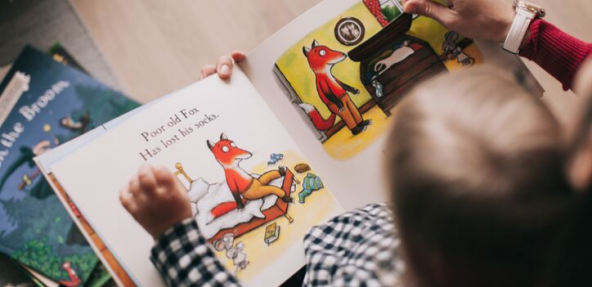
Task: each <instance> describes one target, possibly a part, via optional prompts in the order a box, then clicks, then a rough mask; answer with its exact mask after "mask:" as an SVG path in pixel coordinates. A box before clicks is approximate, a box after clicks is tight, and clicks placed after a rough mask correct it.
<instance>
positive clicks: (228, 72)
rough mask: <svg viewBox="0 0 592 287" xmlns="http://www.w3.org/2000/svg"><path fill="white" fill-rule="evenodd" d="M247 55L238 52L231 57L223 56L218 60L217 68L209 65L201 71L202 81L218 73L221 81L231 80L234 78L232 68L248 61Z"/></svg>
mask: <svg viewBox="0 0 592 287" xmlns="http://www.w3.org/2000/svg"><path fill="white" fill-rule="evenodd" d="M246 58H247V56H246V55H245V53H243V52H240V51H236V52H233V53H232V54H230V57H229V56H222V57H220V58H218V63H217V64H216V66H214V65H207V66H205V67H203V68H202V69H201V74H200V75H199V77H200V79H203V78H207V77H209V76H211V75H213V74H216V73H218V76H220V78H221V79H229V78H230V76H232V68H233V66H234V63H238V62H240V61H243V60H244V59H246Z"/></svg>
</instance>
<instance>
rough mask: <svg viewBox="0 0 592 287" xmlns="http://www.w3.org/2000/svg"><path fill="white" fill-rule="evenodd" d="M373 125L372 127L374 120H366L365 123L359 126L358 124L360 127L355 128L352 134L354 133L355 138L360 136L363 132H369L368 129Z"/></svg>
mask: <svg viewBox="0 0 592 287" xmlns="http://www.w3.org/2000/svg"><path fill="white" fill-rule="evenodd" d="M371 125H372V120H365V121H363V122H361V123H359V124H358V125H357V126H356V127H355V128H353V129H352V130H351V132H352V134H353V135H354V136H355V135H358V134H360V133H361V132H363V131H365V130H367V129H368V127H369V126H371Z"/></svg>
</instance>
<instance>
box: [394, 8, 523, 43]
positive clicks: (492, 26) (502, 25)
mask: <svg viewBox="0 0 592 287" xmlns="http://www.w3.org/2000/svg"><path fill="white" fill-rule="evenodd" d="M447 3H448V5H447V6H445V5H442V4H440V3H438V2H434V1H432V0H403V5H404V10H405V13H409V14H419V15H422V16H426V17H430V18H433V19H434V20H436V21H438V22H440V23H441V24H442V25H444V27H446V28H447V29H449V30H452V31H455V32H458V33H460V34H462V35H464V36H467V37H469V38H472V39H476V40H484V41H493V42H498V43H503V42H504V41H505V40H506V36H507V35H508V32H509V31H510V27H512V23H513V22H514V17H515V16H516V12H515V10H514V8H513V4H512V2H511V1H510V0H448V1H447Z"/></svg>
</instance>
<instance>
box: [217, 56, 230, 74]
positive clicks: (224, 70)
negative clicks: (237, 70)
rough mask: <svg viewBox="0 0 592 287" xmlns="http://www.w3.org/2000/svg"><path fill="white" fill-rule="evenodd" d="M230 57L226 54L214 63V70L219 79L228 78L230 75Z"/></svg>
mask: <svg viewBox="0 0 592 287" xmlns="http://www.w3.org/2000/svg"><path fill="white" fill-rule="evenodd" d="M232 66H233V63H232V59H231V58H230V57H228V56H222V57H220V58H219V59H218V63H217V64H216V71H217V72H218V76H220V78H221V79H228V78H230V76H231V75H232Z"/></svg>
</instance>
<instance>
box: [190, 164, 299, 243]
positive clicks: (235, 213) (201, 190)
mask: <svg viewBox="0 0 592 287" xmlns="http://www.w3.org/2000/svg"><path fill="white" fill-rule="evenodd" d="M253 177H256V178H257V177H259V176H258V175H253ZM283 180H284V178H283V177H282V178H278V179H276V180H274V181H272V182H271V183H270V185H274V186H277V187H281V186H282V183H283ZM293 190H294V186H292V191H293ZM188 196H189V200H190V201H191V208H192V209H193V215H194V217H195V220H196V221H197V225H198V226H199V229H200V231H201V233H202V234H203V235H204V237H205V238H207V239H210V238H212V237H214V235H216V234H217V233H218V232H219V231H220V230H222V229H226V228H230V227H234V226H237V225H239V224H241V223H244V222H249V221H250V220H251V219H253V217H257V218H264V217H265V216H264V215H263V213H262V212H261V211H262V210H266V209H269V208H270V207H272V206H273V205H274V204H275V203H276V202H277V200H278V197H277V196H275V195H268V196H266V197H264V198H262V199H257V200H249V201H247V203H246V204H245V208H243V209H235V210H232V211H230V212H229V213H227V214H224V215H222V216H220V217H218V218H214V216H213V215H212V213H211V210H212V209H213V208H214V207H216V206H218V205H219V204H221V203H224V202H234V198H233V197H232V194H231V193H230V189H229V188H228V185H227V184H226V182H220V183H214V184H209V183H207V182H206V181H205V180H204V179H203V178H199V179H197V180H195V181H194V182H193V183H192V184H191V186H190V187H189V192H188Z"/></svg>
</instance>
